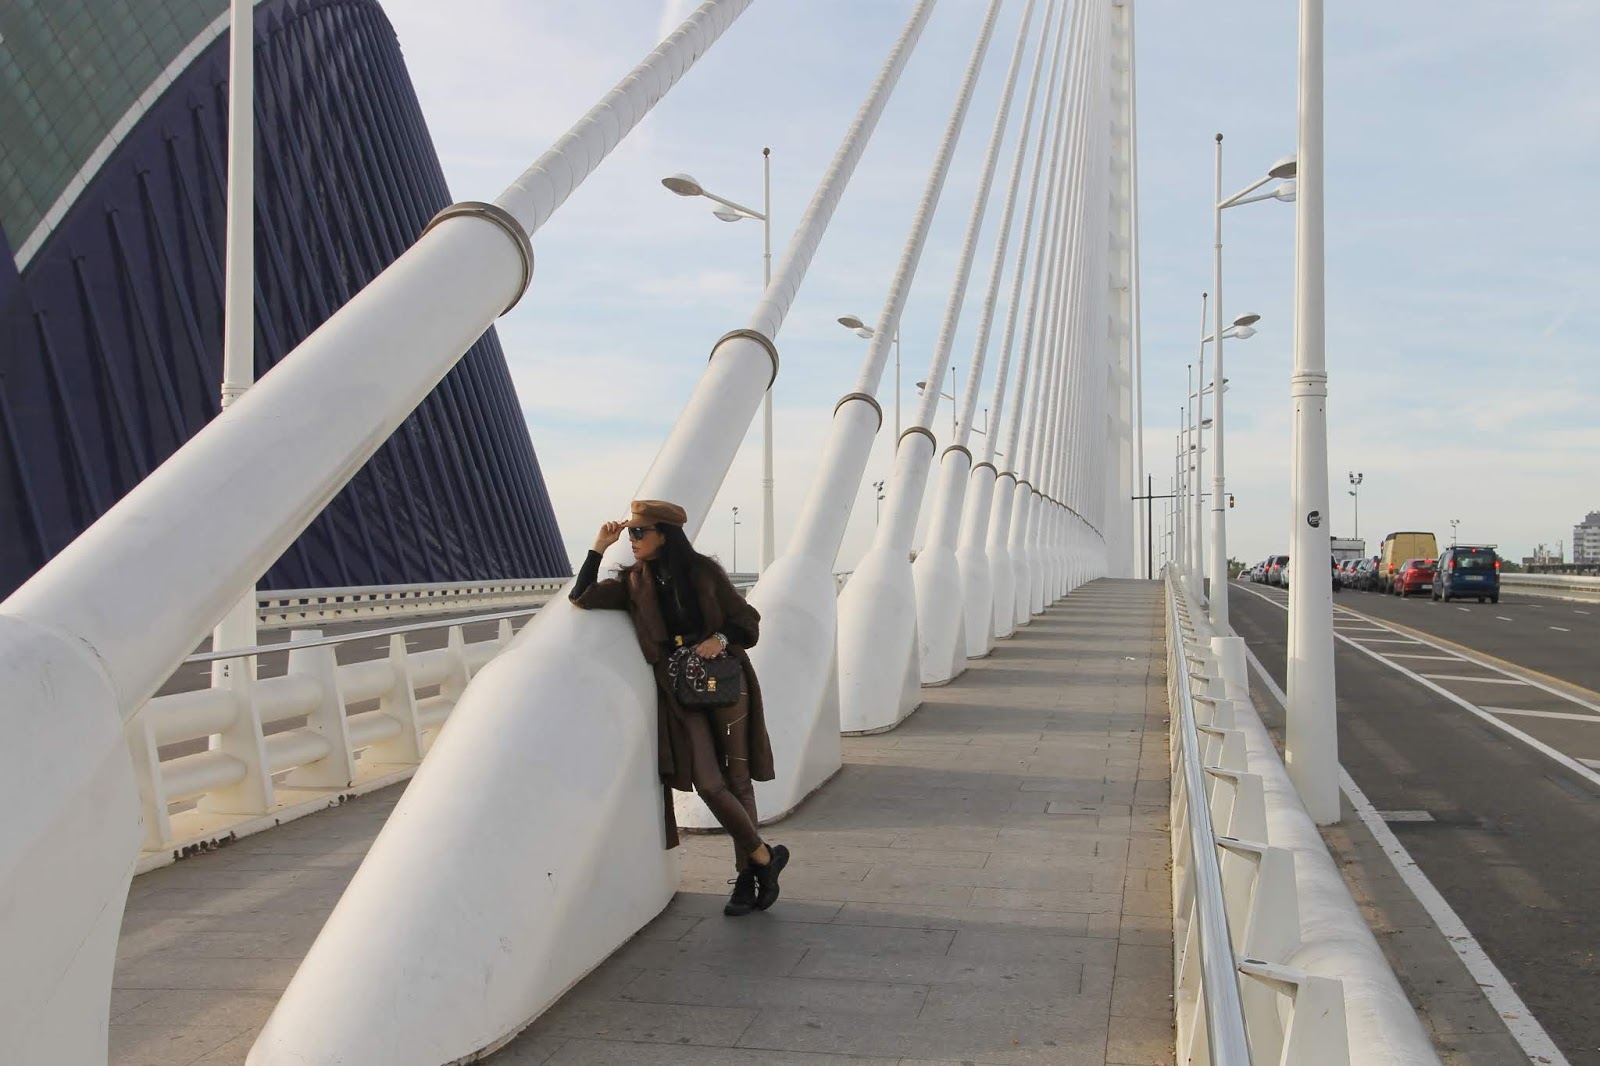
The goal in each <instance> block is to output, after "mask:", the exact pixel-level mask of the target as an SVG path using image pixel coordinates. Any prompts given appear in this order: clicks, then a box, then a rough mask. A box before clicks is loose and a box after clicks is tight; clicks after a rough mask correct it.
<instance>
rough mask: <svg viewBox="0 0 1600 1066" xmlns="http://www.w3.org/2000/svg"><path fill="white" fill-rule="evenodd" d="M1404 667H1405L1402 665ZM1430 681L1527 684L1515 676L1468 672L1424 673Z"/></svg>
mask: <svg viewBox="0 0 1600 1066" xmlns="http://www.w3.org/2000/svg"><path fill="white" fill-rule="evenodd" d="M1402 669H1404V668H1403V667H1402ZM1422 676H1423V677H1425V678H1427V679H1428V680H1429V681H1481V682H1483V683H1484V684H1485V685H1526V684H1527V682H1526V681H1523V680H1521V679H1519V678H1515V677H1470V676H1468V675H1466V674H1423V675H1422Z"/></svg>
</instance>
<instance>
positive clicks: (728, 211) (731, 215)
mask: <svg viewBox="0 0 1600 1066" xmlns="http://www.w3.org/2000/svg"><path fill="white" fill-rule="evenodd" d="M711 213H712V214H713V215H716V216H717V217H718V218H720V219H722V221H724V222H738V221H739V220H740V219H742V218H744V216H743V215H741V214H740V213H739V212H737V211H735V210H734V209H733V208H731V207H718V208H716V209H714V210H713V211H712V212H711Z"/></svg>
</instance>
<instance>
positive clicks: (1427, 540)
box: [1378, 531, 1439, 592]
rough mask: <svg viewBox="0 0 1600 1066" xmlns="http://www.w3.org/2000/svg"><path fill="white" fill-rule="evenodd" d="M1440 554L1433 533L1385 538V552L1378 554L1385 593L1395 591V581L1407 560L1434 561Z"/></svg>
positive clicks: (1407, 533)
mask: <svg viewBox="0 0 1600 1066" xmlns="http://www.w3.org/2000/svg"><path fill="white" fill-rule="evenodd" d="M1438 554H1439V542H1438V541H1437V540H1436V539H1434V536H1433V534H1432V533H1418V532H1414V531H1413V532H1403V533H1390V534H1389V535H1388V536H1387V537H1384V538H1383V550H1382V551H1380V552H1379V553H1378V559H1379V562H1378V583H1379V585H1380V587H1381V588H1382V589H1383V591H1384V592H1393V591H1394V579H1395V576H1396V575H1397V574H1399V572H1400V565H1401V564H1402V563H1403V562H1405V561H1406V560H1407V559H1433V558H1435V557H1437V556H1438Z"/></svg>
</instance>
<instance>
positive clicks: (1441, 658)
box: [1383, 651, 1467, 663]
mask: <svg viewBox="0 0 1600 1066" xmlns="http://www.w3.org/2000/svg"><path fill="white" fill-rule="evenodd" d="M1383 655H1384V658H1386V659H1433V660H1435V661H1437V662H1444V663H1464V662H1466V661H1467V660H1465V659H1463V658H1462V657H1461V656H1459V655H1413V654H1412V653H1410V652H1404V651H1386V652H1384V653H1383Z"/></svg>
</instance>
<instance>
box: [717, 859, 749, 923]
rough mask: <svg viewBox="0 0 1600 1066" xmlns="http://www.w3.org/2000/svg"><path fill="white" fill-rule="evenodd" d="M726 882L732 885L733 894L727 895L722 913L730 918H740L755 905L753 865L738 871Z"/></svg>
mask: <svg viewBox="0 0 1600 1066" xmlns="http://www.w3.org/2000/svg"><path fill="white" fill-rule="evenodd" d="M728 884H730V885H732V886H733V894H732V895H731V896H729V897H728V902H727V903H725V904H723V907H722V913H723V914H726V915H727V916H728V917H730V918H742V917H744V916H745V915H746V914H749V913H750V912H751V911H752V910H754V909H755V907H756V871H755V867H753V866H747V867H745V868H744V869H743V870H740V871H739V876H738V877H735V878H734V879H733V880H732V881H729V882H728Z"/></svg>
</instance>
